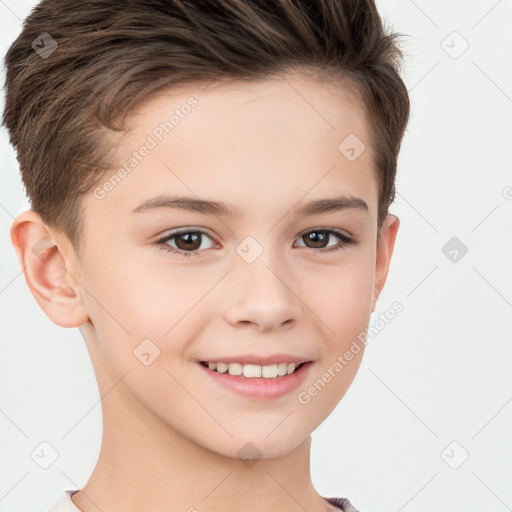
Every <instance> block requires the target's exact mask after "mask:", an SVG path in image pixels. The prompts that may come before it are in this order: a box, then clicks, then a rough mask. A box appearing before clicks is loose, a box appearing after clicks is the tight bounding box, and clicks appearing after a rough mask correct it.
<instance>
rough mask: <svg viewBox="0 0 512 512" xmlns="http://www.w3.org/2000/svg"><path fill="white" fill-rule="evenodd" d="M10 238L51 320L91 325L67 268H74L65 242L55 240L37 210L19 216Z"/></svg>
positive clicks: (30, 286) (64, 325)
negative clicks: (88, 322) (68, 258)
mask: <svg viewBox="0 0 512 512" xmlns="http://www.w3.org/2000/svg"><path fill="white" fill-rule="evenodd" d="M10 236H11V242H12V244H13V246H14V249H15V251H16V254H17V257H18V260H19V262H20V265H21V268H22V270H23V274H24V276H25V280H26V282H27V285H28V287H29V289H30V291H31V292H32V295H33V296H34V298H35V299H36V301H37V302H38V304H39V306H41V308H42V309H43V311H44V312H45V313H46V315H47V316H48V318H50V320H51V321H52V322H53V323H55V324H57V325H59V326H61V327H78V326H80V325H82V324H83V323H85V322H87V320H88V318H89V317H88V315H87V311H86V310H85V307H84V305H83V303H82V298H81V290H80V286H79V284H78V282H76V281H75V279H74V277H77V276H74V275H73V276H72V275H71V274H70V273H69V271H68V270H67V268H66V267H67V265H66V263H68V266H72V265H70V263H71V262H67V261H66V254H65V253H64V251H63V243H59V242H56V241H54V239H53V237H52V235H51V233H50V230H49V228H48V226H47V225H46V224H45V222H44V221H43V220H42V219H41V217H40V215H39V214H38V213H37V212H35V211H34V210H26V211H24V212H23V213H21V214H20V215H18V216H17V217H16V219H15V220H14V222H13V224H12V226H11V231H10ZM70 257H71V256H70ZM73 274H76V272H75V271H73Z"/></svg>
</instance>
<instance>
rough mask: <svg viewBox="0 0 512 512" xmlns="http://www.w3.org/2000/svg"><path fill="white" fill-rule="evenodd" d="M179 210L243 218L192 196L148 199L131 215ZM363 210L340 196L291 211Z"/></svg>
mask: <svg viewBox="0 0 512 512" xmlns="http://www.w3.org/2000/svg"><path fill="white" fill-rule="evenodd" d="M162 208H165V209H179V210H186V211H191V212H196V213H202V214H205V215H215V216H223V217H230V218H237V217H241V213H242V212H241V210H240V209H239V208H237V207H236V206H234V205H230V204H226V203H223V202H221V201H211V200H207V199H199V198H197V197H192V196H168V195H162V194H161V195H158V196H156V197H153V198H151V199H148V200H146V201H144V202H143V203H141V204H140V205H139V206H137V207H136V208H135V209H133V210H132V212H131V213H141V212H148V211H153V210H158V209H162ZM351 209H356V210H362V211H365V212H368V211H369V209H368V205H367V203H366V201H364V199H361V198H360V197H355V196H338V197H332V198H325V199H315V200H313V201H308V202H306V203H301V202H299V203H297V204H296V205H295V206H294V207H293V208H292V210H291V213H292V214H295V215H297V216H301V217H303V216H306V215H316V214H319V213H334V212H339V211H343V210H351Z"/></svg>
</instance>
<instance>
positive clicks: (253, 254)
mask: <svg viewBox="0 0 512 512" xmlns="http://www.w3.org/2000/svg"><path fill="white" fill-rule="evenodd" d="M236 253H237V254H238V256H240V258H242V259H243V260H244V261H245V262H246V263H253V262H254V261H256V260H257V259H258V258H259V257H260V256H261V254H263V247H262V246H261V245H260V244H259V243H258V242H257V241H256V239H255V238H253V237H252V236H248V237H246V238H244V239H243V240H242V241H241V242H240V243H239V244H238V245H237V248H236Z"/></svg>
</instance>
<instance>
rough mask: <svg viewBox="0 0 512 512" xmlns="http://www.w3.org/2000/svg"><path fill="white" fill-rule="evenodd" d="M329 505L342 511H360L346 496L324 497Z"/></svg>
mask: <svg viewBox="0 0 512 512" xmlns="http://www.w3.org/2000/svg"><path fill="white" fill-rule="evenodd" d="M325 499H326V500H327V501H328V502H329V503H330V504H331V505H334V506H335V507H338V508H339V509H340V510H342V511H343V512H360V511H359V510H358V509H357V508H355V507H354V505H352V503H350V500H349V499H348V498H325Z"/></svg>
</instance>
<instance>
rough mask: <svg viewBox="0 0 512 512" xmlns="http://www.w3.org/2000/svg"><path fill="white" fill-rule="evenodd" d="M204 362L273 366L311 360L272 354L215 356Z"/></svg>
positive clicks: (289, 355)
mask: <svg viewBox="0 0 512 512" xmlns="http://www.w3.org/2000/svg"><path fill="white" fill-rule="evenodd" d="M200 361H202V362H210V363H228V364H229V363H240V364H257V365H260V366H268V365H271V364H278V363H295V364H301V363H307V362H309V361H311V359H307V358H305V357H302V356H294V355H291V354H271V355H268V356H262V355H256V354H244V355H239V356H215V357H213V358H212V359H208V358H204V359H200Z"/></svg>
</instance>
